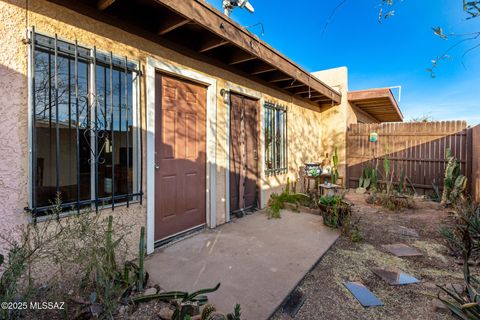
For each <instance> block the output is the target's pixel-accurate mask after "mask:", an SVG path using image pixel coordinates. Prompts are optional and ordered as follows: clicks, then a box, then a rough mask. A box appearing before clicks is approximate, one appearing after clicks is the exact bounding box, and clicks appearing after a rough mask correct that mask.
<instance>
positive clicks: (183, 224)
mask: <svg viewBox="0 0 480 320" xmlns="http://www.w3.org/2000/svg"><path fill="white" fill-rule="evenodd" d="M155 86H156V88H155V110H156V112H155V165H156V166H155V168H156V170H155V240H161V239H165V238H167V237H169V236H172V235H174V234H177V233H180V232H182V231H185V230H188V229H191V228H193V227H196V226H199V225H202V224H204V223H205V217H206V209H205V205H206V200H205V197H206V101H207V99H206V92H207V89H206V88H205V87H203V86H201V85H198V84H194V83H190V82H187V81H184V80H180V79H176V78H171V77H167V76H164V75H161V74H160V73H157V74H156V76H155Z"/></svg>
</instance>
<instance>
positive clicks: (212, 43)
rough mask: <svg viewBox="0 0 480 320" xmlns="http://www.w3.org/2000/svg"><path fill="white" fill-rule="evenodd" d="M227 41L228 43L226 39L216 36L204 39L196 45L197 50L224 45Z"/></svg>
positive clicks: (201, 50)
mask: <svg viewBox="0 0 480 320" xmlns="http://www.w3.org/2000/svg"><path fill="white" fill-rule="evenodd" d="M227 43H229V42H228V40H225V39H222V38H218V37H214V38H210V39H206V40H204V41H201V44H200V45H199V47H198V52H207V51H210V50H213V49H215V48H218V47H221V46H224V45H226V44H227Z"/></svg>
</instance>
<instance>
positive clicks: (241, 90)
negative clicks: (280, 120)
mask: <svg viewBox="0 0 480 320" xmlns="http://www.w3.org/2000/svg"><path fill="white" fill-rule="evenodd" d="M225 90H226V93H227V96H226V98H225V97H224V98H225V99H226V100H225V103H226V105H227V117H226V119H227V121H226V123H227V129H226V140H227V145H226V148H225V153H226V157H225V158H226V161H225V162H226V164H225V221H226V222H229V221H230V220H231V217H230V125H231V123H230V109H231V107H232V106H231V102H230V93H231V92H233V93H235V94H238V95H242V96H245V97H247V98H251V99H255V100H258V103H259V106H258V111H257V148H258V150H257V156H258V159H257V161H258V172H257V175H258V176H257V187H258V197H259V199H258V200H259V201H258V203H259V206H260V207H263V203H262V201H263V190H262V183H261V181H262V179H263V171H264V168H263V147H262V146H263V143H264V142H263V136H262V132H263V125H262V123H263V112H262V110H263V109H262V106H263V102H264V98H263V95H262V93H261V92H258V91H255V90H252V89H249V88H245V87H242V86H239V85H236V84H234V83H231V82H227V83H225Z"/></svg>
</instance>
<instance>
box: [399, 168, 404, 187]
mask: <svg viewBox="0 0 480 320" xmlns="http://www.w3.org/2000/svg"><path fill="white" fill-rule="evenodd" d="M404 187H405V169H404V168H402V170H401V171H400V180H399V181H398V193H403V189H404Z"/></svg>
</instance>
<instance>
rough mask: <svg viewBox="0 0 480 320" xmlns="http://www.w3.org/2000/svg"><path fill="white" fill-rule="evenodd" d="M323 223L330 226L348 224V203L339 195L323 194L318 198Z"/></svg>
mask: <svg viewBox="0 0 480 320" xmlns="http://www.w3.org/2000/svg"><path fill="white" fill-rule="evenodd" d="M319 207H320V209H321V211H322V217H323V223H324V224H325V225H326V226H328V227H330V228H339V227H342V226H345V225H347V224H348V225H349V224H350V212H351V208H350V204H348V203H346V202H344V201H343V200H342V197H340V196H323V197H321V198H320V200H319Z"/></svg>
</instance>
